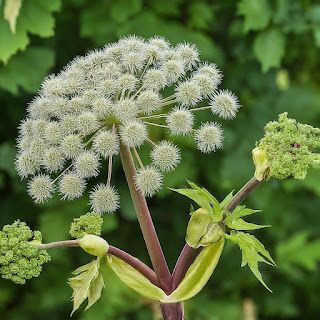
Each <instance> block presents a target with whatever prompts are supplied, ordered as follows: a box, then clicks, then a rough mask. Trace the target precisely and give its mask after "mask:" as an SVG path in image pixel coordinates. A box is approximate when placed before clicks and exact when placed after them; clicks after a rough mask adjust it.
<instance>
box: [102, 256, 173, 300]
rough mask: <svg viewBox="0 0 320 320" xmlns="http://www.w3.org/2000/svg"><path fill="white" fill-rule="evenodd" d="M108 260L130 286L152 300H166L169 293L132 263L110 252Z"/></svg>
mask: <svg viewBox="0 0 320 320" xmlns="http://www.w3.org/2000/svg"><path fill="white" fill-rule="evenodd" d="M107 261H108V262H109V265H110V267H111V268H112V270H113V271H114V272H115V274H116V275H117V276H118V277H119V279H120V280H121V281H122V282H124V283H125V284H126V285H127V286H128V287H129V288H131V289H133V290H134V291H136V292H138V293H140V294H141V295H143V296H144V297H147V298H149V299H151V300H155V301H161V302H165V301H166V299H167V295H166V294H165V292H164V291H163V290H162V289H161V288H159V287H157V286H155V285H154V284H153V283H151V282H150V280H149V279H148V278H146V277H145V276H144V275H143V274H142V273H140V272H139V271H138V270H136V269H135V268H133V267H132V266H131V265H129V264H128V263H126V262H125V261H123V260H121V259H120V258H118V257H115V256H112V255H110V254H108V255H107Z"/></svg>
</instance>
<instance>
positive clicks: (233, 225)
mask: <svg viewBox="0 0 320 320" xmlns="http://www.w3.org/2000/svg"><path fill="white" fill-rule="evenodd" d="M226 224H227V226H228V227H229V228H230V229H234V230H255V229H262V228H268V227H271V226H270V225H260V224H254V223H250V222H246V221H244V220H243V219H241V218H239V219H235V220H233V219H229V217H227V218H226Z"/></svg>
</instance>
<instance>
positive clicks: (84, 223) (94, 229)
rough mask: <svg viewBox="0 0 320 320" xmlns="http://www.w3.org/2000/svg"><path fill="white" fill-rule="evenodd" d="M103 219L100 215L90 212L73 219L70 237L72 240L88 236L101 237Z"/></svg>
mask: <svg viewBox="0 0 320 320" xmlns="http://www.w3.org/2000/svg"><path fill="white" fill-rule="evenodd" d="M102 224H103V218H102V217H101V215H100V214H98V213H95V212H88V213H87V214H84V215H82V216H80V217H79V218H76V219H73V222H72V223H71V227H70V235H71V237H72V238H75V239H79V238H82V237H83V236H85V235H86V234H93V235H96V236H100V235H101V229H102Z"/></svg>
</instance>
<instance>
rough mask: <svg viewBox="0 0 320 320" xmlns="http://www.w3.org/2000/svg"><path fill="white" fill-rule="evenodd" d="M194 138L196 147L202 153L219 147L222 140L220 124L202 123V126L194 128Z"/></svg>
mask: <svg viewBox="0 0 320 320" xmlns="http://www.w3.org/2000/svg"><path fill="white" fill-rule="evenodd" d="M195 139H196V142H197V146H198V149H199V150H200V151H202V152H203V153H209V152H212V151H216V149H220V148H221V147H222V140H223V133H222V129H221V125H220V124H218V123H215V122H211V123H204V124H202V126H201V127H200V128H199V129H198V130H196V133H195Z"/></svg>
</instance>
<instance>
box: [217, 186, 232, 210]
mask: <svg viewBox="0 0 320 320" xmlns="http://www.w3.org/2000/svg"><path fill="white" fill-rule="evenodd" d="M233 192H234V190H232V191H231V192H230V193H229V194H228V195H227V196H226V197H225V198H224V199H223V200H222V201H221V203H220V207H221V209H224V208H225V207H226V206H227V205H228V204H229V202H230V201H231V200H232V198H233Z"/></svg>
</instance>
